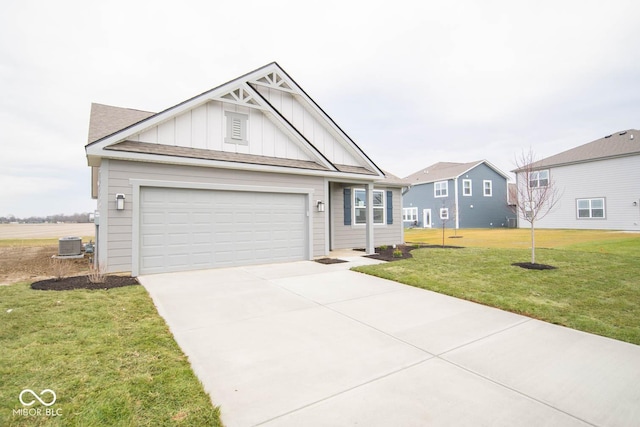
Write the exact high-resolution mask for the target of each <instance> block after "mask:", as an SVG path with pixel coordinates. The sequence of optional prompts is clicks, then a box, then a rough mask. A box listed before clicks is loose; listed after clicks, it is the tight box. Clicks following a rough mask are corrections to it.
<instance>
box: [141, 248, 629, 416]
mask: <svg viewBox="0 0 640 427" xmlns="http://www.w3.org/2000/svg"><path fill="white" fill-rule="evenodd" d="M348 260H349V261H350V262H349V263H344V264H334V265H323V264H319V263H316V262H312V261H302V262H297V263H288V264H272V265H263V266H251V267H239V268H229V269H217V270H206V271H196V272H186V273H172V274H162V275H154V276H144V277H141V278H140V281H141V283H142V284H143V285H144V286H145V288H146V289H147V290H148V291H149V293H150V294H151V296H152V298H153V300H154V302H155V304H156V306H157V307H158V311H159V313H160V314H161V315H162V316H163V317H164V318H165V320H166V321H167V324H168V325H169V327H170V328H171V331H172V332H173V334H174V336H175V338H176V340H177V342H178V344H179V345H180V347H181V348H182V349H183V351H184V352H185V353H186V355H187V356H188V357H189V360H190V362H191V364H192V366H193V369H194V371H195V373H196V375H197V376H198V378H200V380H201V381H202V383H203V384H204V388H205V389H206V391H207V392H208V393H209V394H210V395H211V398H212V400H213V403H214V404H216V405H220V406H221V412H222V420H223V422H224V423H225V425H226V426H228V427H233V426H253V425H264V426H302V425H304V426H354V425H360V426H427V425H428V426H441V425H454V426H463V425H473V426H482V425H486V426H515V425H518V426H587V425H597V426H637V425H640V346H635V345H632V344H627V343H623V342H620V341H616V340H611V339H607V338H602V337H598V336H595V335H591V334H586V333H583V332H578V331H574V330H571V329H567V328H563V327H559V326H556V325H551V324H548V323H544V322H540V321H537V320H533V319H530V318H527V317H523V316H518V315H515V314H511V313H507V312H504V311H501V310H497V309H493V308H489V307H485V306H482V305H478V304H474V303H470V302H467V301H463V300H459V299H456V298H451V297H447V296H444V295H440V294H437V293H434V292H430V291H425V290H421V289H416V288H413V287H410V286H405V285H402V284H399V283H396V282H392V281H388V280H383V279H379V278H375V277H370V276H367V275H364V274H360V273H355V272H352V271H348V268H350V267H352V266H353V265H357V264H365V263H373V262H375V261H373V260H370V259H368V258H362V257H353V258H348Z"/></svg>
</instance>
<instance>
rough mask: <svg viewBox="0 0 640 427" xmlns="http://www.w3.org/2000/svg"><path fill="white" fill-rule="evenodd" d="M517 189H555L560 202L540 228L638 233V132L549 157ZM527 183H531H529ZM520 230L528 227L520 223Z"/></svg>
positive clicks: (618, 134)
mask: <svg viewBox="0 0 640 427" xmlns="http://www.w3.org/2000/svg"><path fill="white" fill-rule="evenodd" d="M532 167H533V170H534V172H533V173H532V174H531V177H530V179H529V180H527V179H523V170H522V169H518V170H514V171H513V172H515V173H516V181H517V185H529V186H530V187H532V188H535V187H544V186H547V185H550V184H551V185H555V186H556V188H557V190H558V193H559V194H560V197H559V203H558V204H557V205H556V207H555V208H554V209H553V210H552V211H551V212H550V213H549V214H548V215H546V216H545V217H544V218H542V219H540V220H538V221H537V222H536V227H540V228H569V229H604V230H635V231H638V230H640V131H638V130H636V129H629V130H625V131H620V132H616V133H614V134H611V135H607V136H605V137H604V138H600V139H597V140H595V141H592V142H590V143H588V144H584V145H581V146H579V147H576V148H573V149H571V150H567V151H564V152H562V153H560V154H556V155H554V156H551V157H547V158H545V159H542V160H540V161H538V162H535V163H533V164H532ZM527 181H529V182H527ZM519 225H520V227H529V226H530V225H529V223H528V222H527V221H525V220H524V219H522V218H520V219H519Z"/></svg>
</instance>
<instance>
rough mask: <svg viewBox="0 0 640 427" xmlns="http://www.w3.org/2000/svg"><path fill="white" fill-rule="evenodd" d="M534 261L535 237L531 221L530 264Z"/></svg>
mask: <svg viewBox="0 0 640 427" xmlns="http://www.w3.org/2000/svg"><path fill="white" fill-rule="evenodd" d="M535 263H536V237H535V232H534V227H533V221H531V264H535Z"/></svg>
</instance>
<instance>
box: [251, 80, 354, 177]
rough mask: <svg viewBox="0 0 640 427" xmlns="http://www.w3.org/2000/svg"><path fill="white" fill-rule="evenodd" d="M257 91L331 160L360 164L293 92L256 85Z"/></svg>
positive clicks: (338, 162)
mask: <svg viewBox="0 0 640 427" xmlns="http://www.w3.org/2000/svg"><path fill="white" fill-rule="evenodd" d="M257 90H258V92H259V93H260V94H261V95H262V96H264V97H265V98H266V99H267V100H268V101H269V103H270V104H271V105H273V107H274V108H275V109H276V110H278V112H280V114H282V116H283V117H284V118H286V119H287V121H289V123H291V124H293V126H294V127H295V128H296V129H300V130H301V132H302V134H303V135H304V136H305V138H307V139H308V140H309V141H313V145H314V146H315V147H316V148H317V149H318V150H319V151H320V152H321V153H322V154H323V155H324V156H326V157H327V159H329V161H331V162H332V163H336V164H340V165H350V166H360V163H358V161H357V160H356V158H355V157H354V156H352V155H351V154H350V153H349V152H348V151H347V149H346V148H345V147H344V146H343V145H342V144H341V143H340V142H338V139H337V137H336V136H335V135H333V133H332V132H331V131H330V130H329V129H328V128H327V127H326V125H325V124H323V123H324V119H323V120H322V121H321V120H319V119H318V118H317V113H316V112H313V111H310V110H308V109H306V108H304V106H303V105H302V104H301V103H300V102H298V101H297V100H296V98H295V97H294V96H293V94H291V93H288V92H284V91H281V90H277V89H272V88H268V87H264V86H257Z"/></svg>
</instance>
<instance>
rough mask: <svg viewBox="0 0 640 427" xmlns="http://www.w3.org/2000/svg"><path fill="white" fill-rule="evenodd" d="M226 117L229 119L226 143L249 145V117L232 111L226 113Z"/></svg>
mask: <svg viewBox="0 0 640 427" xmlns="http://www.w3.org/2000/svg"><path fill="white" fill-rule="evenodd" d="M224 115H225V117H226V118H227V134H226V136H225V138H224V142H227V143H229V144H242V145H246V144H248V143H249V141H248V140H247V122H248V121H249V116H248V115H246V114H240V113H234V112H231V111H225V112H224Z"/></svg>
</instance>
